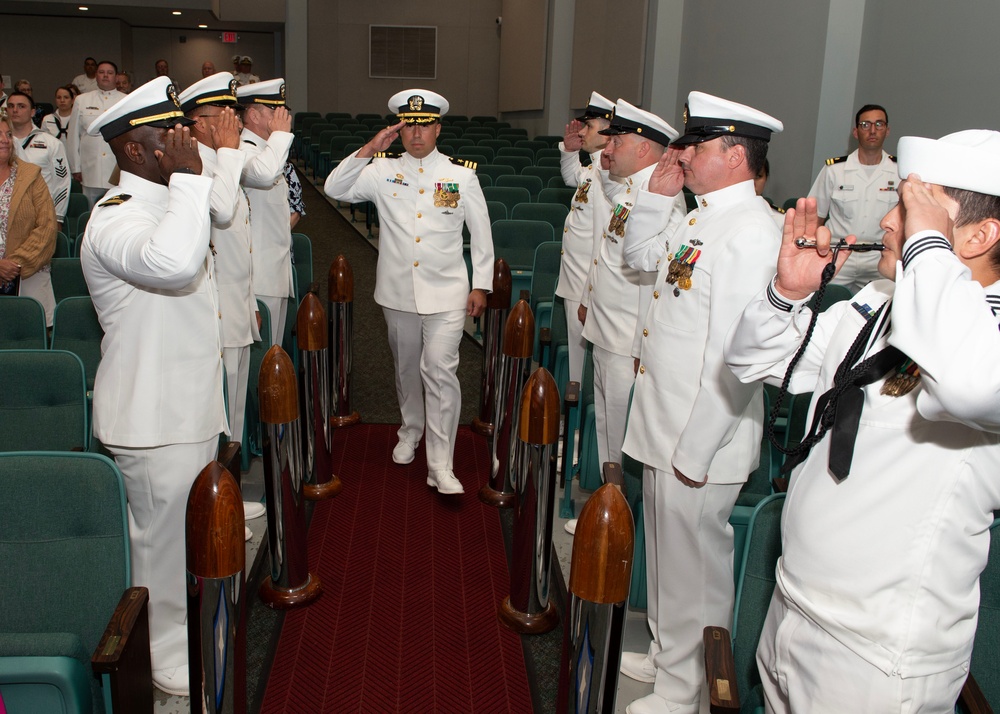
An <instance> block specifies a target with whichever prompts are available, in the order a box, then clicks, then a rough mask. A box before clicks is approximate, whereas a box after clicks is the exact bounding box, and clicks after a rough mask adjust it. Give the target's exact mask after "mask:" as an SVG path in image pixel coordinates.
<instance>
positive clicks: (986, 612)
mask: <svg viewBox="0 0 1000 714" xmlns="http://www.w3.org/2000/svg"><path fill="white" fill-rule="evenodd" d="M994 515H997V514H994ZM998 661H1000V518H998V519H997V520H995V521H994V522H993V526H992V527H991V528H990V558H989V561H988V562H987V564H986V569H985V570H984V571H983V572H982V574H981V575H980V576H979V624H978V626H977V628H976V640H975V644H974V645H973V648H972V666H971V668H970V671H971V673H972V676H973V677H975V680H976V684H977V685H978V686H979V689H980V690H982V693H983V695H984V696H985V697H986V701H987V702H989V704H990V706H991V707H992V708H993V709H1000V668H998V667H997V662H998Z"/></svg>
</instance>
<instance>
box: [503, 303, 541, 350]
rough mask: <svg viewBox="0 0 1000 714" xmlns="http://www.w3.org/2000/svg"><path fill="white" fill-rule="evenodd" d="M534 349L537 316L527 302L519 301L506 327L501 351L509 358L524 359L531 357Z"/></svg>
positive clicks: (509, 316)
mask: <svg viewBox="0 0 1000 714" xmlns="http://www.w3.org/2000/svg"><path fill="white" fill-rule="evenodd" d="M534 348H535V316H534V314H532V312H531V308H530V307H528V303H527V302H526V301H524V300H518V301H517V304H516V305H515V306H514V307H513V308H511V311H510V315H508V317H507V324H506V325H504V328H503V346H502V347H501V351H502V352H503V353H504V354H505V355H507V356H508V357H513V358H515V359H524V358H526V357H531V353H532V352H533V351H534Z"/></svg>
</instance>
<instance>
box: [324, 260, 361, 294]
mask: <svg viewBox="0 0 1000 714" xmlns="http://www.w3.org/2000/svg"><path fill="white" fill-rule="evenodd" d="M326 296H327V298H328V299H329V301H330V302H354V271H352V270H351V264H350V263H348V262H347V258H345V257H344V256H342V255H338V256H337V257H336V258H334V259H333V262H332V263H330V272H329V273H328V274H327V288H326Z"/></svg>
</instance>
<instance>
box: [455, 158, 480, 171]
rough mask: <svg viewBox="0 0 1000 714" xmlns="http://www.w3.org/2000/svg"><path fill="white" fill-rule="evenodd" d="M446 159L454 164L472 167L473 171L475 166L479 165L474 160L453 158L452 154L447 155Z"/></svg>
mask: <svg viewBox="0 0 1000 714" xmlns="http://www.w3.org/2000/svg"><path fill="white" fill-rule="evenodd" d="M448 161H450V162H451V163H453V164H455V166H464V167H465V168H467V169H472V170H473V171H475V170H476V167H477V166H478V165H479V164H477V163H476V162H475V161H467V160H466V159H458V158H455V157H454V156H449V157H448Z"/></svg>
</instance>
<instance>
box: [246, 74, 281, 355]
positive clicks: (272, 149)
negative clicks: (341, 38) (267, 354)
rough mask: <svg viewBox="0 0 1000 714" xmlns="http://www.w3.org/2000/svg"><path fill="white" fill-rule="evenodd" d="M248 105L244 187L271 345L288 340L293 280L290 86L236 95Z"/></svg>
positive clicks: (257, 87)
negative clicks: (287, 168) (287, 167)
mask: <svg viewBox="0 0 1000 714" xmlns="http://www.w3.org/2000/svg"><path fill="white" fill-rule="evenodd" d="M236 98H237V99H238V100H239V102H240V104H241V105H243V107H244V110H243V134H242V136H241V139H242V143H241V144H240V146H241V147H242V149H243V152H244V155H245V156H244V165H243V187H244V188H245V189H246V192H247V195H248V196H249V197H250V207H251V215H252V218H251V221H250V230H251V233H252V234H253V279H254V281H253V282H254V290H255V292H256V294H257V298H258V299H259V300H260V301H261V302H263V303H264V304H265V305H267V309H268V311H269V312H270V313H271V335H270V337H271V344H272V345H280V344H281V339H282V337H283V336H284V334H285V317H286V315H287V312H288V298H290V297H292V296H294V295H295V283H294V280H293V278H292V229H291V226H290V224H289V222H288V183H287V182H286V181H285V176H284V173H283V171H284V168H285V161H286V160H287V159H288V150H289V149H290V148H291V146H292V139H293V138H294V137H293V135H292V117H291V115H290V114H289V113H288V109H287V108H286V107H285V80H283V79H281V78H280V77H279V78H278V79H269V80H267V81H266V82H258V83H256V84H248V85H245V86H241V87H239V88H237V90H236Z"/></svg>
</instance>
